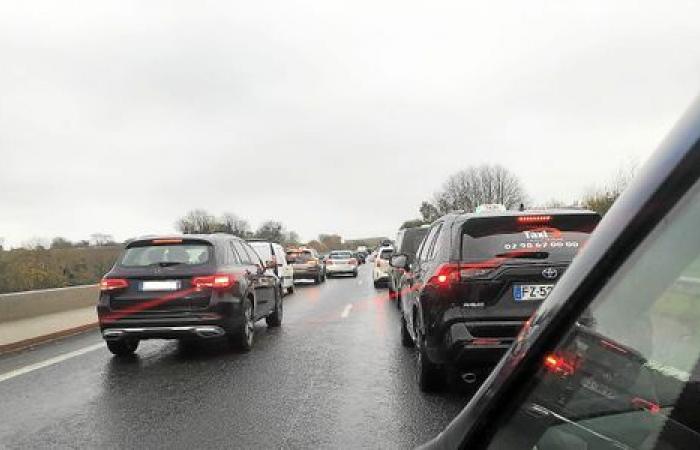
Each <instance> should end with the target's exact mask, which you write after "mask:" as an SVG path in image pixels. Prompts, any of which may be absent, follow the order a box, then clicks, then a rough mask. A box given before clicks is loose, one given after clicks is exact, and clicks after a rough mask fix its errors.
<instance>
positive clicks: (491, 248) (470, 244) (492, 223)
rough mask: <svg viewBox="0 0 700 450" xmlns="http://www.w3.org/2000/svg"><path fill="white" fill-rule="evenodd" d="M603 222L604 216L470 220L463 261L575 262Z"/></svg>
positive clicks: (464, 239) (549, 216)
mask: <svg viewBox="0 0 700 450" xmlns="http://www.w3.org/2000/svg"><path fill="white" fill-rule="evenodd" d="M599 221H600V216H598V215H596V214H566V215H539V216H536V215H533V216H501V217H484V218H474V219H469V220H467V222H465V224H464V225H463V227H462V234H463V237H462V260H463V261H483V260H485V259H490V258H494V257H503V258H513V259H515V258H518V259H520V258H524V259H529V258H534V259H548V260H561V259H571V258H573V257H574V256H575V255H576V253H578V251H579V250H580V249H581V247H582V246H583V244H584V243H585V242H586V241H587V240H588V237H589V236H590V234H591V232H593V230H594V228H595V227H596V225H597V224H598V222H599Z"/></svg>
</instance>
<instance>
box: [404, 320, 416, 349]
mask: <svg viewBox="0 0 700 450" xmlns="http://www.w3.org/2000/svg"><path fill="white" fill-rule="evenodd" d="M407 327H408V324H407V323H406V319H405V318H404V317H403V314H402V315H401V345H403V346H404V347H406V348H411V347H413V346H414V345H415V343H414V342H413V338H412V337H411V333H409V332H408V328H407Z"/></svg>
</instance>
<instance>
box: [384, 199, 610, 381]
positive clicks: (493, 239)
mask: <svg viewBox="0 0 700 450" xmlns="http://www.w3.org/2000/svg"><path fill="white" fill-rule="evenodd" d="M599 220H600V216H599V215H598V214H597V213H595V212H592V211H586V210H575V209H572V210H542V211H506V212H501V211H487V212H484V213H482V214H471V213H470V214H448V215H446V216H444V217H442V218H440V219H438V220H437V221H436V222H434V223H433V224H432V226H431V227H430V230H429V232H428V235H427V236H426V237H425V239H423V241H422V243H421V245H420V248H419V249H418V252H417V256H416V258H415V260H414V262H413V263H412V264H409V262H408V257H407V255H405V254H397V255H395V256H394V257H393V258H392V261H391V262H392V265H393V266H394V267H396V268H399V269H403V270H404V271H405V274H404V276H403V279H402V280H403V281H402V286H401V290H402V294H401V301H402V305H401V309H402V311H403V314H402V315H401V336H402V343H403V344H404V345H405V346H413V345H416V346H417V352H418V383H419V385H420V387H421V389H423V390H425V391H431V390H435V389H437V388H439V387H440V386H442V385H443V384H444V382H445V375H446V374H447V375H449V376H450V377H452V376H459V377H461V376H463V375H464V376H466V377H467V378H466V379H467V380H468V381H476V380H478V379H480V378H481V379H482V380H483V377H484V376H485V375H487V374H488V373H489V371H490V370H491V368H492V367H493V366H494V365H495V364H496V363H497V362H498V360H499V359H500V358H501V357H502V356H503V354H504V353H505V352H506V350H507V349H508V348H509V347H510V345H511V344H512V343H513V341H514V340H515V336H516V335H517V334H518V332H519V331H520V329H521V328H522V326H523V324H524V323H525V321H526V320H527V319H528V317H530V315H531V314H532V313H533V311H534V310H535V309H536V308H537V307H538V306H539V305H540V303H541V302H542V300H544V299H545V298H546V297H547V295H549V293H550V292H551V290H552V289H553V288H554V285H555V284H556V282H557V280H558V279H559V278H560V277H561V275H562V274H563V273H564V272H565V271H566V269H567V267H568V266H569V264H570V263H571V260H572V259H573V257H574V256H575V255H576V253H577V252H578V250H579V249H580V248H581V247H582V246H583V245H584V244H585V242H586V240H587V239H588V236H589V235H590V233H591V232H592V231H593V229H594V228H595V226H596V225H597V223H598V221H599Z"/></svg>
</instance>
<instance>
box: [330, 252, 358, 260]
mask: <svg viewBox="0 0 700 450" xmlns="http://www.w3.org/2000/svg"><path fill="white" fill-rule="evenodd" d="M352 257H353V254H352V252H331V254H330V256H329V258H330V259H350V258H352Z"/></svg>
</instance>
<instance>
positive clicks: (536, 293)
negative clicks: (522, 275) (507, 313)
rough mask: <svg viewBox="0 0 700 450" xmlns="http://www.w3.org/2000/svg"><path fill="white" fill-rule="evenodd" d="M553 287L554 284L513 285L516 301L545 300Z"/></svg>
mask: <svg viewBox="0 0 700 450" xmlns="http://www.w3.org/2000/svg"><path fill="white" fill-rule="evenodd" d="M553 287H554V285H553V284H516V285H515V286H513V298H514V299H515V301H525V300H544V299H545V298H547V296H548V295H549V293H550V292H552V288H553Z"/></svg>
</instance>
